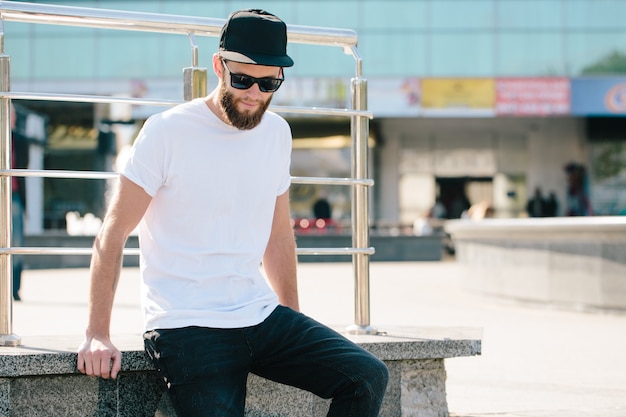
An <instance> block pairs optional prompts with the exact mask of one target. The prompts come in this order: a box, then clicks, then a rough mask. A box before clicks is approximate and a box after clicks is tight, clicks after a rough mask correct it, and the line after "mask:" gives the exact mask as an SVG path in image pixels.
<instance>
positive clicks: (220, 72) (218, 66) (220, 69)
mask: <svg viewBox="0 0 626 417" xmlns="http://www.w3.org/2000/svg"><path fill="white" fill-rule="evenodd" d="M213 72H214V73H215V75H217V78H219V79H223V78H224V66H223V65H222V58H221V57H220V56H219V55H218V54H213Z"/></svg>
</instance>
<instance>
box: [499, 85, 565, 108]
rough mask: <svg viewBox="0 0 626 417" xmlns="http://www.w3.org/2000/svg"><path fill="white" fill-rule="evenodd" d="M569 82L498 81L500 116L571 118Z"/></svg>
mask: <svg viewBox="0 0 626 417" xmlns="http://www.w3.org/2000/svg"><path fill="white" fill-rule="evenodd" d="M569 111H570V81H569V79H567V78H497V79H496V114H497V115H498V116H506V115H509V116H549V115H557V114H569Z"/></svg>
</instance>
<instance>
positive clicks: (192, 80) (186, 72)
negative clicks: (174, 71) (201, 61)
mask: <svg viewBox="0 0 626 417" xmlns="http://www.w3.org/2000/svg"><path fill="white" fill-rule="evenodd" d="M189 42H191V67H187V68H183V83H184V87H183V99H184V100H185V101H189V100H193V99H194V98H198V97H205V96H206V95H207V69H206V68H200V67H198V44H197V43H196V37H195V36H194V34H193V32H190V33H189Z"/></svg>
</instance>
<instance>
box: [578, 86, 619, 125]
mask: <svg viewBox="0 0 626 417" xmlns="http://www.w3.org/2000/svg"><path fill="white" fill-rule="evenodd" d="M571 82H572V84H571V88H572V89H571V97H572V106H571V113H572V114H574V115H581V116H626V78H574V79H572V80H571Z"/></svg>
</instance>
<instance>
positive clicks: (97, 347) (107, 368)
mask: <svg viewBox="0 0 626 417" xmlns="http://www.w3.org/2000/svg"><path fill="white" fill-rule="evenodd" d="M121 365H122V352H120V351H119V350H118V349H117V348H116V347H115V345H113V343H111V341H110V340H109V339H108V338H107V339H104V338H102V339H98V338H94V337H88V338H86V339H85V341H83V343H82V344H81V345H80V348H79V349H78V363H77V368H78V370H79V371H80V372H82V373H84V374H85V375H89V376H99V377H102V378H104V379H108V378H113V379H115V378H116V377H117V374H118V372H119V371H120V368H121Z"/></svg>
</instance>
